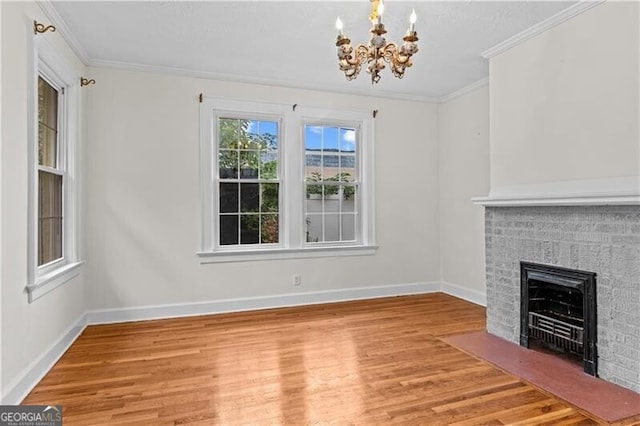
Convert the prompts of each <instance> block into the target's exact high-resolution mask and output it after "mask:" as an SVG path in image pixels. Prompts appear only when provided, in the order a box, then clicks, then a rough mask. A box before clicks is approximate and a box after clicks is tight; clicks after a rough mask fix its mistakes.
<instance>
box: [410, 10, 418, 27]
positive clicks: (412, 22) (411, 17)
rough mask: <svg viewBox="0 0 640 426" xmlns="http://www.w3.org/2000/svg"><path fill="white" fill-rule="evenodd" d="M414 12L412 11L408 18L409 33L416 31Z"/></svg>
mask: <svg viewBox="0 0 640 426" xmlns="http://www.w3.org/2000/svg"><path fill="white" fill-rule="evenodd" d="M416 18H417V17H416V10H415V9H413V10H412V11H411V16H410V17H409V22H410V23H411V25H410V26H409V31H410V32H414V31H415V30H416Z"/></svg>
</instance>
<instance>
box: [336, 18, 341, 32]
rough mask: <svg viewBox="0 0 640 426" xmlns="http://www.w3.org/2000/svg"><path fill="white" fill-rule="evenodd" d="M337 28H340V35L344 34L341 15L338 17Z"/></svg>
mask: <svg viewBox="0 0 640 426" xmlns="http://www.w3.org/2000/svg"><path fill="white" fill-rule="evenodd" d="M336 28H337V29H338V35H342V21H341V20H340V17H339V16H338V19H336Z"/></svg>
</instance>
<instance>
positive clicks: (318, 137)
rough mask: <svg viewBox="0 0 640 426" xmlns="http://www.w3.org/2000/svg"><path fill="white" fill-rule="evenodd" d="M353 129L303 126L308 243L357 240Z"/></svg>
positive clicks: (355, 163)
mask: <svg viewBox="0 0 640 426" xmlns="http://www.w3.org/2000/svg"><path fill="white" fill-rule="evenodd" d="M356 134H357V132H356V129H354V128H345V127H337V126H331V125H309V124H307V125H305V126H304V146H305V169H304V177H305V190H306V198H307V199H306V202H305V222H306V225H307V230H306V241H307V243H322V242H342V241H355V240H356V234H355V230H356V224H357V208H356V206H357V202H356V201H357V198H358V168H357V164H358V162H357V156H356V147H357V141H356Z"/></svg>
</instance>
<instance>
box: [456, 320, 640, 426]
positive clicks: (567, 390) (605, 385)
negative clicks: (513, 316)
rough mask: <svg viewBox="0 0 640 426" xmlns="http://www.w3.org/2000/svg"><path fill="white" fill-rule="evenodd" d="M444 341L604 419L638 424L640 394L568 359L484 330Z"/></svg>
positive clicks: (639, 419) (613, 422) (639, 420)
mask: <svg viewBox="0 0 640 426" xmlns="http://www.w3.org/2000/svg"><path fill="white" fill-rule="evenodd" d="M443 340H444V341H445V342H447V343H449V344H451V345H453V346H455V347H457V348H459V349H461V350H463V351H465V352H467V353H469V354H471V355H473V356H475V357H478V358H482V359H484V360H486V361H488V362H490V363H492V364H494V365H495V366H496V367H498V368H500V369H501V370H504V371H506V372H507V373H510V374H513V375H514V376H517V377H519V378H521V379H522V380H524V381H526V382H528V383H530V384H532V385H533V386H536V387H537V388H539V389H541V390H543V391H546V392H548V393H551V394H553V395H554V396H556V397H557V398H560V399H562V400H564V401H566V402H568V403H569V404H572V405H574V406H575V407H577V408H578V409H581V410H583V411H586V412H588V413H589V414H591V415H593V416H594V417H596V418H598V419H599V420H602V421H603V422H606V423H609V424H616V423H618V424H640V394H638V393H635V392H633V391H631V390H628V389H625V388H623V387H620V386H617V385H615V384H613V383H609V382H606V381H604V380H601V379H598V378H595V377H592V376H589V375H588V374H585V373H583V372H582V369H581V367H580V366H578V365H576V364H575V363H572V362H571V361H568V360H566V359H563V358H561V357H557V356H555V355H552V354H548V353H543V352H539V351H535V350H530V349H526V348H523V347H521V346H519V345H517V344H514V343H512V342H508V341H506V340H504V339H501V338H499V337H496V336H493V335H491V334H489V333H487V332H486V331H481V332H473V333H466V334H460V335H457V336H451V337H447V338H444V339H443ZM635 421H637V422H638V423H636V422H635Z"/></svg>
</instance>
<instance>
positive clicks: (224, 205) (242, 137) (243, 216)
mask: <svg viewBox="0 0 640 426" xmlns="http://www.w3.org/2000/svg"><path fill="white" fill-rule="evenodd" d="M217 131H218V152H217V155H218V176H217V178H218V191H217V193H218V200H217V202H218V203H217V204H218V219H219V226H218V230H219V232H218V245H219V246H245V245H252V246H256V245H273V244H278V243H279V242H280V228H281V227H280V220H281V219H280V181H279V178H280V171H279V170H280V165H279V145H280V131H279V123H278V121H272V120H261V119H254V118H237V117H220V118H218V120H217Z"/></svg>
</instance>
